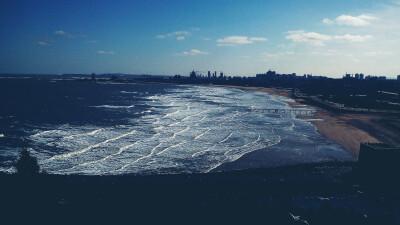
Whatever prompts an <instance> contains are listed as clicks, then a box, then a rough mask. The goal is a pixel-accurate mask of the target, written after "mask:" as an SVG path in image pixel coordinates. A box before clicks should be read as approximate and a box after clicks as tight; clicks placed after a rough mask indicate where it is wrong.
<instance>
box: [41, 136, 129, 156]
mask: <svg viewBox="0 0 400 225" xmlns="http://www.w3.org/2000/svg"><path fill="white" fill-rule="evenodd" d="M135 132H136V130H132V131H130V132H127V133H124V134H121V135H119V136H117V137H113V138H110V139H107V140H105V141H102V142H99V143H97V144H94V145H90V146H88V147H86V148H83V149H81V150H78V151H74V152H68V153H64V154H60V155H55V156H53V157H51V158H49V159H48V160H47V161H52V160H54V159H58V158H67V157H71V156H73V155H77V154H82V153H85V152H87V151H89V150H90V149H92V148H97V147H99V146H101V145H103V144H107V143H108V142H110V141H115V140H118V139H121V138H123V137H126V136H128V135H131V134H133V133H135Z"/></svg>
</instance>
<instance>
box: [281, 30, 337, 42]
mask: <svg viewBox="0 0 400 225" xmlns="http://www.w3.org/2000/svg"><path fill="white" fill-rule="evenodd" d="M288 34H289V35H288V36H286V39H289V40H292V41H294V42H298V43H307V44H311V45H315V46H324V45H325V43H324V42H325V41H330V40H331V39H332V38H331V37H330V36H329V35H324V34H318V33H315V32H307V33H306V32H304V30H298V31H289V32H288Z"/></svg>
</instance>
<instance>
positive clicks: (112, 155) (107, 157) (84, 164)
mask: <svg viewBox="0 0 400 225" xmlns="http://www.w3.org/2000/svg"><path fill="white" fill-rule="evenodd" d="M137 143H138V142H137V141H135V142H134V143H133V144H129V145H125V146H122V147H120V148H119V149H118V151H117V152H116V153H113V154H110V155H107V156H106V157H104V158H101V159H98V160H93V161H88V162H84V163H81V164H78V165H76V166H73V167H71V168H70V169H74V168H76V167H79V166H86V165H89V164H94V163H99V162H102V161H105V160H107V159H109V158H111V157H114V156H116V155H120V154H122V152H123V151H124V150H125V149H128V148H130V147H132V146H134V145H135V144H137Z"/></svg>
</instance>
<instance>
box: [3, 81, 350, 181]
mask: <svg viewBox="0 0 400 225" xmlns="http://www.w3.org/2000/svg"><path fill="white" fill-rule="evenodd" d="M287 101H290V99H287V98H285V97H281V96H275V95H271V94H268V93H263V92H255V91H250V90H240V89H235V88H227V87H215V86H195V85H175V84H159V83H113V82H97V83H96V82H82V81H75V80H62V79H56V78H47V79H44V78H43V79H37V78H36V79H35V78H32V77H27V78H1V79H0V171H5V172H9V173H13V172H15V169H14V167H13V165H14V164H15V162H16V160H17V158H18V152H19V151H20V150H21V149H23V148H27V149H29V150H30V152H31V153H32V155H33V156H35V157H36V158H37V159H38V162H39V165H40V168H41V169H42V170H43V171H45V172H47V173H50V174H88V175H117V174H176V173H207V172H212V171H218V168H222V167H223V166H224V165H226V164H229V165H234V164H235V162H236V161H237V160H238V159H240V158H241V157H243V156H244V155H246V154H249V153H253V152H256V151H264V152H268V151H272V150H273V151H274V152H277V153H278V154H279V157H278V159H279V160H277V157H276V156H275V157H273V158H268V157H265V158H263V159H262V162H263V163H262V164H257V163H251V162H250V163H248V166H247V164H244V165H243V164H241V167H240V168H241V169H245V168H246V167H248V168H254V167H271V166H280V165H286V164H296V163H305V162H320V161H326V160H335V159H339V160H343V159H351V155H350V154H349V153H347V152H346V151H345V150H344V149H343V148H342V147H341V146H340V145H337V144H335V143H333V142H331V141H329V140H326V139H325V138H324V137H322V136H321V135H320V134H319V133H318V132H317V131H316V128H315V127H314V126H313V125H312V124H311V123H310V122H307V121H304V120H301V119H297V118H296V117H295V115H292V114H290V113H268V112H263V111H262V110H263V109H271V108H274V109H290V105H289V104H287ZM275 155H276V154H275ZM229 168H230V169H235V167H234V166H230V167H229Z"/></svg>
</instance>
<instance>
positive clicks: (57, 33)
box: [53, 30, 85, 38]
mask: <svg viewBox="0 0 400 225" xmlns="http://www.w3.org/2000/svg"><path fill="white" fill-rule="evenodd" d="M53 33H54V34H56V35H61V36H66V37H69V38H75V35H72V34H70V33H67V32H65V31H63V30H56V31H54V32H53ZM79 36H81V37H85V35H79Z"/></svg>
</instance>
